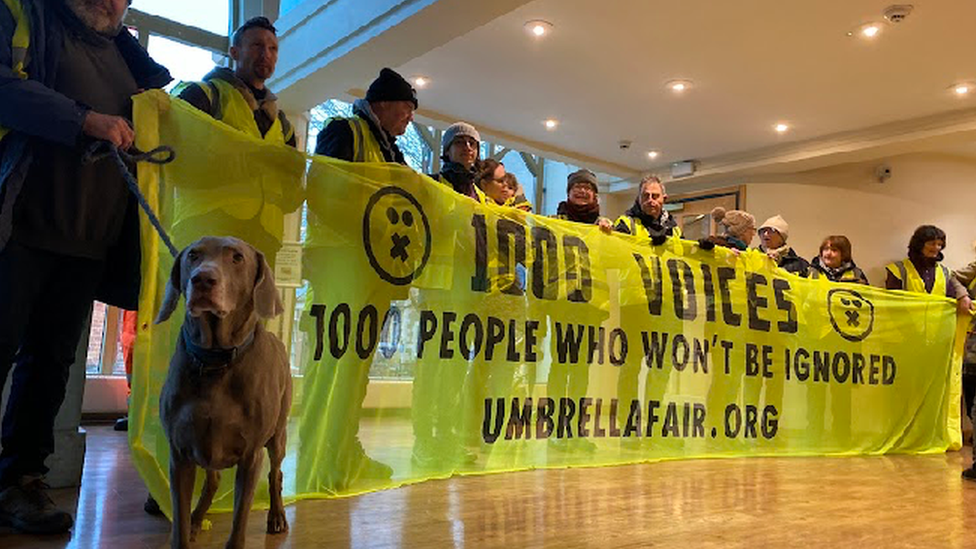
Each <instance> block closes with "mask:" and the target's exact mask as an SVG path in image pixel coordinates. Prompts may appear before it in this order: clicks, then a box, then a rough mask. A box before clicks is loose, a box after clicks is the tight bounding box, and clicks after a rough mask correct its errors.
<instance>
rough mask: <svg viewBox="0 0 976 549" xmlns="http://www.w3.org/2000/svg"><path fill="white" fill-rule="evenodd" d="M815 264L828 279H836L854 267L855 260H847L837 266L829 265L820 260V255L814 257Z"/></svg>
mask: <svg viewBox="0 0 976 549" xmlns="http://www.w3.org/2000/svg"><path fill="white" fill-rule="evenodd" d="M813 265H814V267H816V268H817V269H820V270H821V271H822V272H823V273H824V274H825V275H827V278H828V279H830V280H834V281H836V280H838V279H840V277H841V275H843V274H844V273H846V272H847V271H849V270H851V269H853V268H854V262H852V261H845V262H843V263H841V264H840V265H839V266H838V267H836V268H834V267H828V266H827V265H824V263H823V261H821V260H820V256H817V257H815V258H813Z"/></svg>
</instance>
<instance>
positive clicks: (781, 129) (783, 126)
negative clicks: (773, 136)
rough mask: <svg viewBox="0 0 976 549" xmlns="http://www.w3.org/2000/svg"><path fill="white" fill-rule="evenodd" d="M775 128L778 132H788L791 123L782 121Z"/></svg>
mask: <svg viewBox="0 0 976 549" xmlns="http://www.w3.org/2000/svg"><path fill="white" fill-rule="evenodd" d="M773 129H774V130H776V133H786V132H788V131H790V125H789V124H786V123H785V122H780V123H778V124H776V125H775V126H773Z"/></svg>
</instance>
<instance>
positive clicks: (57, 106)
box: [0, 0, 172, 534]
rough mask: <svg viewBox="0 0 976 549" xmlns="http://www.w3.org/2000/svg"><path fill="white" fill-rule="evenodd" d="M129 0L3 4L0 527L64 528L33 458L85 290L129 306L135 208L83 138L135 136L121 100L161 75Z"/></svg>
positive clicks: (59, 394) (65, 517) (77, 334)
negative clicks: (90, 158)
mask: <svg viewBox="0 0 976 549" xmlns="http://www.w3.org/2000/svg"><path fill="white" fill-rule="evenodd" d="M127 9H128V2H127V1H126V0H95V1H91V0H89V1H81V0H67V1H59V2H42V1H37V0H9V1H5V2H4V4H3V7H2V8H0V44H2V46H0V120H2V121H3V125H4V126H5V128H3V129H0V138H2V139H3V141H2V143H3V146H2V147H0V178H2V179H0V195H2V201H3V203H2V205H0V206H2V207H0V387H2V386H3V385H4V383H5V382H6V378H7V374H8V373H9V372H10V369H11V367H12V366H13V364H12V363H14V362H16V367H15V368H14V370H13V381H12V386H11V392H10V396H9V399H8V402H7V406H6V414H5V415H4V418H3V439H2V446H3V452H2V453H0V524H8V525H11V526H13V527H14V528H16V529H17V530H20V531H23V532H30V533H35V534H55V533H62V532H66V531H67V530H69V529H70V528H71V526H72V524H73V519H72V517H71V514H70V513H67V512H65V511H63V510H61V509H58V508H57V507H56V506H55V504H54V502H53V501H52V500H51V498H50V497H49V496H48V494H47V491H46V490H47V485H46V484H45V483H44V475H45V474H46V473H47V472H48V468H47V467H46V466H45V464H44V462H45V460H46V459H47V458H48V456H49V455H50V454H51V453H53V452H54V449H55V448H54V446H55V441H54V420H55V417H56V416H57V414H58V410H59V409H60V408H61V404H62V402H63V401H64V398H65V391H66V387H67V382H68V376H69V370H70V367H71V365H72V363H73V362H74V360H75V355H76V351H77V349H78V344H79V341H80V340H81V338H82V337H83V336H84V337H87V334H84V333H83V332H84V328H85V327H86V325H87V319H88V317H89V315H90V313H91V310H92V301H93V300H95V299H98V300H100V301H103V302H106V303H109V304H112V305H116V306H119V307H121V308H125V309H135V308H136V307H137V304H138V295H139V286H140V276H139V264H140V254H141V252H140V247H139V220H138V205H137V204H136V201H135V199H134V197H133V196H132V195H131V194H130V193H129V191H128V189H127V188H126V186H125V182H124V181H123V177H122V174H121V173H120V171H119V168H118V166H116V164H115V162H114V161H113V160H112V159H111V158H105V159H102V160H98V161H96V162H93V163H83V161H82V159H83V157H84V155H85V152H86V150H87V149H88V147H89V145H91V144H92V142H93V141H99V140H100V141H107V142H109V143H111V144H112V145H114V146H115V147H118V148H119V149H120V150H126V149H128V148H129V147H130V146H131V145H132V143H133V140H134V138H135V135H134V132H133V129H132V127H131V125H130V123H129V122H128V121H127V118H129V117H131V110H132V100H131V97H132V96H133V95H135V94H137V93H139V91H140V90H142V89H149V88H161V87H163V86H165V85H166V84H167V83H169V82H170V80H172V78H171V77H170V74H169V72H168V71H167V70H166V69H165V68H164V67H162V66H160V65H159V64H157V63H156V62H155V61H153V60H152V58H150V57H149V55H148V54H147V53H146V51H145V50H144V49H143V48H142V47H141V46H140V45H139V43H138V42H137V41H136V39H135V38H134V37H133V36H132V35H131V34H130V33H129V32H128V31H127V30H125V28H124V27H123V26H122V20H123V18H124V17H125V13H126V10H127Z"/></svg>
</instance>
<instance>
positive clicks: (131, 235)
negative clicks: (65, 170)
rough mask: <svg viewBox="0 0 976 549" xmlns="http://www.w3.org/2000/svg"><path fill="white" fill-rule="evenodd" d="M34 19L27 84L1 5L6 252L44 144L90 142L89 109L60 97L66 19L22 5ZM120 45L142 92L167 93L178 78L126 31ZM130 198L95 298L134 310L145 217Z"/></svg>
mask: <svg viewBox="0 0 976 549" xmlns="http://www.w3.org/2000/svg"><path fill="white" fill-rule="evenodd" d="M21 4H22V5H23V8H24V10H25V12H26V14H27V17H28V18H29V19H30V28H31V39H30V46H29V50H28V65H27V66H26V67H25V70H26V72H27V74H28V78H27V79H26V80H21V79H20V78H19V77H18V76H17V75H16V74H14V72H13V70H12V69H11V66H12V59H11V51H10V37H11V36H12V35H13V29H14V20H13V16H11V14H10V12H9V11H8V10H7V9H6V7H5V6H4V7H0V119H2V120H3V125H4V126H6V127H7V128H10V129H11V130H13V131H12V132H11V133H10V134H9V135H7V136H6V137H4V139H3V141H2V142H0V250H2V249H3V248H4V247H5V246H6V244H7V242H8V241H9V239H10V236H11V233H12V229H13V212H14V208H13V206H14V203H15V201H16V200H17V196H18V195H19V194H20V191H21V189H22V188H23V184H24V180H25V179H26V177H27V171H28V169H29V167H30V163H31V160H32V158H33V152H34V149H35V147H43V146H44V142H45V141H51V142H55V143H62V144H65V145H76V144H78V143H79V142H80V141H81V138H82V136H83V133H82V125H83V123H84V120H85V116H87V115H88V111H89V110H90V108H89V107H88V106H87V105H82V104H80V103H78V102H76V101H74V100H72V99H70V98H68V97H65V96H64V95H62V94H60V93H58V92H56V91H54V83H55V81H56V79H57V69H58V63H59V62H60V57H61V48H62V44H63V42H64V32H65V27H64V25H65V24H64V21H63V20H62V18H61V17H62V16H61V15H60V14H59V13H58V7H56V6H55V5H54V4H53V3H52V2H46V1H38V0H21ZM115 46H116V47H117V48H118V50H119V53H120V54H121V55H122V58H123V60H124V61H125V64H126V65H127V66H128V68H129V71H130V72H131V73H132V76H133V78H135V81H136V84H138V86H139V87H140V88H143V89H151V88H162V87H163V86H165V85H166V84H168V83H169V82H170V81H171V80H172V77H171V76H170V74H169V71H167V70H166V69H165V68H164V67H162V66H161V65H159V64H158V63H156V62H155V61H153V60H152V59H151V58H150V57H149V54H148V53H146V50H144V49H143V48H142V46H140V45H139V42H138V41H136V39H135V38H134V37H133V36H132V35H131V34H130V33H129V32H127V31H125V30H123V31H122V32H119V34H118V36H116V37H115ZM135 206H136V204H135V201H134V200H130V203H129V208H128V210H127V212H126V217H125V221H124V222H123V227H122V235H121V237H120V238H119V241H118V243H117V244H116V245H115V246H114V247H113V248H112V249H110V250H109V252H108V255H107V257H106V260H105V261H106V264H107V265H109V266H110V268H107V269H105V275H104V276H103V279H102V281H101V284H100V285H99V288H98V291H97V293H96V296H95V297H96V299H98V300H99V301H102V302H105V303H108V304H110V305H115V306H118V307H122V308H124V309H135V308H136V307H137V306H138V301H139V287H140V284H141V277H140V269H141V265H140V263H141V249H140V242H139V217H138V209H137V208H136V207H135Z"/></svg>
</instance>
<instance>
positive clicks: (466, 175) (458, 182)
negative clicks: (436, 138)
mask: <svg viewBox="0 0 976 549" xmlns="http://www.w3.org/2000/svg"><path fill="white" fill-rule="evenodd" d="M441 149H442V151H441V152H442V154H441V160H443V161H444V164H443V165H442V166H441V172H440V173H439V174H436V175H432V176H431V178H432V179H434V180H435V181H440V182H441V183H446V184H448V185H450V186H451V188H453V189H454V190H455V191H457V192H458V193H459V194H463V195H464V196H467V197H469V198H471V199H474V200H477V201H478V202H482V203H484V202H485V193H484V192H482V190H481V189H480V188H478V185H477V184H476V181H475V180H476V179H477V178H478V172H479V171H480V169H479V165H478V164H479V163H478V157H479V156H480V155H481V135H480V134H478V130H476V129H475V127H474V126H472V125H471V124H468V123H467V122H455V123H453V124H451V125H450V126H448V128H447V129H446V130H444V137H443V138H441Z"/></svg>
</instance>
